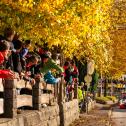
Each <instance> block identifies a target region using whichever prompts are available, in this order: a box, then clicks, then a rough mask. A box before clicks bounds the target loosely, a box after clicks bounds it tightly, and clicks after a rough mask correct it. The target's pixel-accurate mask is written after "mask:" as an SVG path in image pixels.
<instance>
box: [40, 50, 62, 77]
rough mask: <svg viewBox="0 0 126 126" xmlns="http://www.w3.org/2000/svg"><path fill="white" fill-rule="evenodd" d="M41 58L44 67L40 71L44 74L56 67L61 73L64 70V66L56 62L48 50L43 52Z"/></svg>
mask: <svg viewBox="0 0 126 126" xmlns="http://www.w3.org/2000/svg"><path fill="white" fill-rule="evenodd" d="M41 59H42V67H41V70H40V71H41V73H43V74H44V75H45V74H46V73H47V72H48V71H50V70H51V69H55V70H56V71H57V72H59V73H63V72H64V70H63V68H62V67H60V66H59V65H57V64H56V62H55V61H54V60H53V59H52V58H51V57H50V54H49V53H48V52H47V53H44V54H42V55H41Z"/></svg>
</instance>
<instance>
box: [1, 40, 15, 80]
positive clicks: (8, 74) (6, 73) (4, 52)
mask: <svg viewBox="0 0 126 126" xmlns="http://www.w3.org/2000/svg"><path fill="white" fill-rule="evenodd" d="M9 53H10V51H9V45H8V43H7V42H6V41H4V42H0V67H1V68H0V78H6V79H13V78H14V77H15V76H14V72H12V71H10V70H3V68H2V65H3V62H4V59H5V58H8V56H9Z"/></svg>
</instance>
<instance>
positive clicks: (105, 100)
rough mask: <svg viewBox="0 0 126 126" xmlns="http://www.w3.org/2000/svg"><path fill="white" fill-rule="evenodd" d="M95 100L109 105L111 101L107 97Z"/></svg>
mask: <svg viewBox="0 0 126 126" xmlns="http://www.w3.org/2000/svg"><path fill="white" fill-rule="evenodd" d="M95 100H96V102H97V103H100V104H107V101H109V99H108V98H106V97H96V98H95Z"/></svg>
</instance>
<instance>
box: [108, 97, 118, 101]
mask: <svg viewBox="0 0 126 126" xmlns="http://www.w3.org/2000/svg"><path fill="white" fill-rule="evenodd" d="M106 98H108V99H109V100H111V101H113V102H115V101H116V99H117V98H116V97H115V96H106Z"/></svg>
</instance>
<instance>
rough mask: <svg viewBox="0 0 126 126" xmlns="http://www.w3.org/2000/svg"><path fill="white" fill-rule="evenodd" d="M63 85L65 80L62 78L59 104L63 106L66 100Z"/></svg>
mask: <svg viewBox="0 0 126 126" xmlns="http://www.w3.org/2000/svg"><path fill="white" fill-rule="evenodd" d="M63 84H64V78H63V77H61V82H60V84H59V97H58V103H59V104H61V103H62V102H63V99H64V95H63V94H64V91H63Z"/></svg>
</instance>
